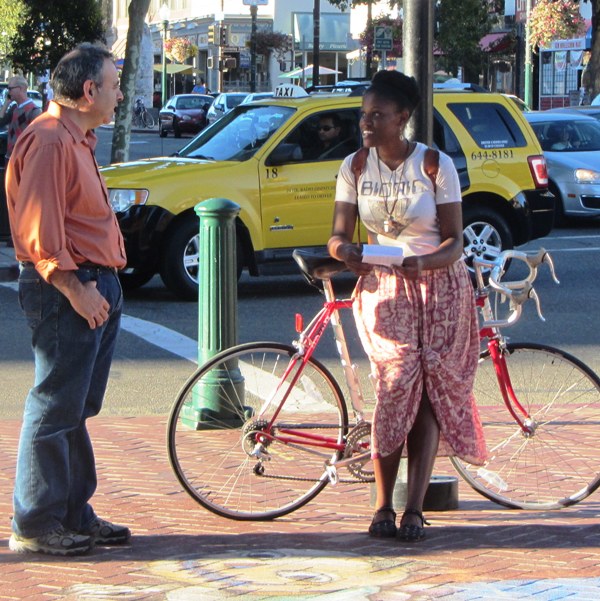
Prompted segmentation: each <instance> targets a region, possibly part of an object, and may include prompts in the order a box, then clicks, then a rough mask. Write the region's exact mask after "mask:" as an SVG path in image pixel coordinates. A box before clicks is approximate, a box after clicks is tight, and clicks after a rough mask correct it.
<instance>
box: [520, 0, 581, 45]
mask: <svg viewBox="0 0 600 601" xmlns="http://www.w3.org/2000/svg"><path fill="white" fill-rule="evenodd" d="M584 33H585V21H584V19H583V17H582V16H581V14H580V13H579V4H577V3H576V2H573V0H538V3H537V4H536V5H535V6H534V7H533V9H532V10H531V14H530V15H529V44H530V46H531V47H532V48H533V49H534V50H535V49H536V48H537V47H540V48H547V47H549V46H550V44H551V43H552V42H553V41H554V40H569V39H571V38H575V37H580V36H582V35H584Z"/></svg>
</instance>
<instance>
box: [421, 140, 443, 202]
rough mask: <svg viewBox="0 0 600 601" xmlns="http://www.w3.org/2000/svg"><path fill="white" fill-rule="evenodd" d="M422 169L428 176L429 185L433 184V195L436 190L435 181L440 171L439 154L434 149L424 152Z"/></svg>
mask: <svg viewBox="0 0 600 601" xmlns="http://www.w3.org/2000/svg"><path fill="white" fill-rule="evenodd" d="M423 167H424V169H425V173H426V174H427V175H428V176H429V179H430V180H431V183H432V184H433V193H434V194H435V192H436V190H437V185H436V183H435V180H436V179H437V174H438V171H439V169H440V153H439V151H438V150H436V149H435V148H428V149H427V150H426V151H425V157H424V159H423Z"/></svg>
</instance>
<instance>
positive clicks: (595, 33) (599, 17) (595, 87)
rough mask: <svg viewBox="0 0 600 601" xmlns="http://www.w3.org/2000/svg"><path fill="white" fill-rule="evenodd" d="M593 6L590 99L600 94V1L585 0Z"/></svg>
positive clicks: (588, 74)
mask: <svg viewBox="0 0 600 601" xmlns="http://www.w3.org/2000/svg"><path fill="white" fill-rule="evenodd" d="M585 1H586V2H589V3H590V4H591V6H592V52H591V56H590V60H589V62H588V65H587V67H586V69H585V74H586V81H585V82H583V85H584V86H585V87H586V88H587V91H588V93H589V96H590V101H591V100H592V99H594V98H595V97H596V96H597V95H598V94H600V1H599V0H585Z"/></svg>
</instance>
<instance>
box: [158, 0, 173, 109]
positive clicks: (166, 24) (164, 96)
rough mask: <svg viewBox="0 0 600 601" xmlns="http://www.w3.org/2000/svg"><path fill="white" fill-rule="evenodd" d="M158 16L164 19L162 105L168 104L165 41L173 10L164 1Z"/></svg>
mask: <svg viewBox="0 0 600 601" xmlns="http://www.w3.org/2000/svg"><path fill="white" fill-rule="evenodd" d="M158 16H159V18H160V20H161V21H162V78H161V94H162V106H165V104H167V55H166V53H165V42H166V41H167V28H168V27H169V17H170V16H171V10H170V9H169V6H168V5H167V3H166V2H163V4H162V6H161V7H160V9H159V11H158Z"/></svg>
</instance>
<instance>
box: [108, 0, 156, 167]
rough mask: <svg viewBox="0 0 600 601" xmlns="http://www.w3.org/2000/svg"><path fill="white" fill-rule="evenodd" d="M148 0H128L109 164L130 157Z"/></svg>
mask: <svg viewBox="0 0 600 601" xmlns="http://www.w3.org/2000/svg"><path fill="white" fill-rule="evenodd" d="M149 7H150V0H131V2H130V3H129V7H128V15H129V28H128V30H127V42H126V45H125V60H124V61H123V71H122V73H121V91H122V92H123V102H121V104H119V106H118V107H117V113H116V116H115V127H114V131H113V140H112V149H111V157H110V162H111V163H122V162H124V161H127V160H128V159H129V141H130V138H131V118H132V116H133V114H132V111H131V107H132V106H133V101H134V96H135V82H136V78H137V74H138V69H139V65H140V53H141V42H142V35H143V33H144V23H145V20H146V15H147V14H148V9H149Z"/></svg>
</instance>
